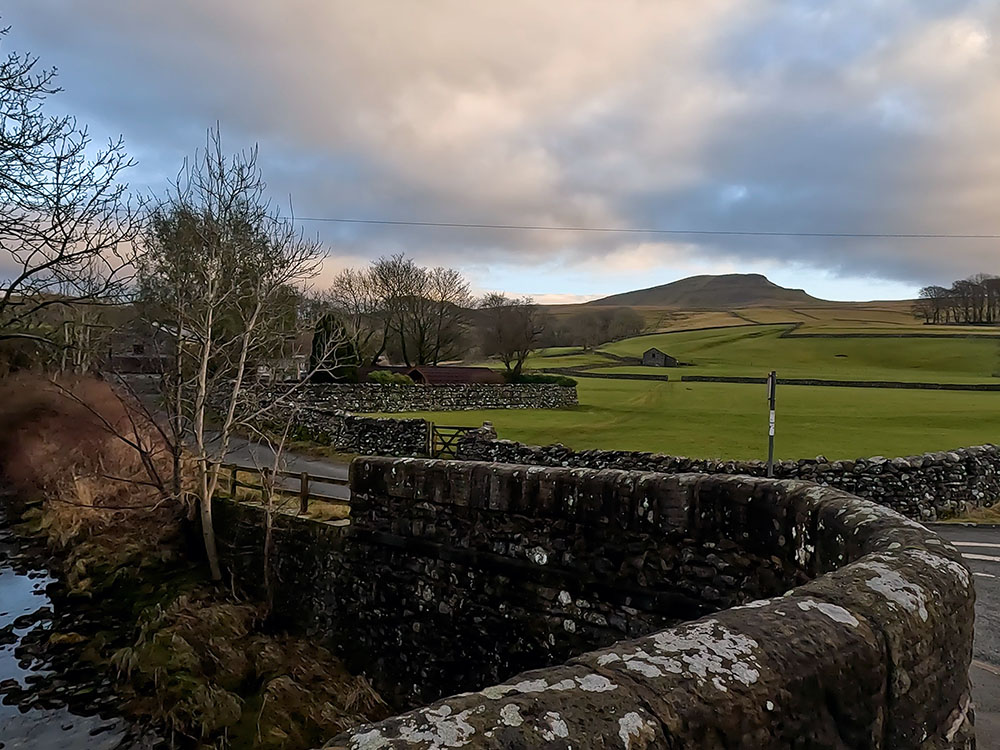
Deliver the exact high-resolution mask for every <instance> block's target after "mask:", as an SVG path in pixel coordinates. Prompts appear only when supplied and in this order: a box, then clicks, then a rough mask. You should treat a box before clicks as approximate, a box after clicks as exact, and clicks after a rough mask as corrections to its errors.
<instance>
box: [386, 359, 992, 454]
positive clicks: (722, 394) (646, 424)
mask: <svg viewBox="0 0 1000 750" xmlns="http://www.w3.org/2000/svg"><path fill="white" fill-rule="evenodd" d="M579 394H580V406H579V407H578V408H575V409H562V410H519V409H507V410H490V411H469V412H438V413H419V414H413V415H405V416H417V417H423V418H426V419H430V420H432V421H436V422H438V423H440V424H449V425H479V424H481V423H482V422H483V421H487V420H488V421H491V422H493V424H494V425H495V426H496V428H497V430H498V432H499V433H500V436H501V437H504V438H508V439H512V440H520V441H523V442H527V443H534V444H549V443H563V444H565V445H569V446H571V447H573V448H609V449H623V450H648V451H658V452H663V453H671V454H680V455H690V456H699V457H710V456H711V457H720V458H739V459H748V458H762V457H764V456H765V454H766V446H767V443H766V432H765V430H766V424H767V413H766V403H765V398H764V387H763V386H760V385H732V384H716V383H680V382H677V383H674V382H671V383H655V382H641V381H620V380H597V379H581V380H580V384H579ZM392 416H403V415H398V414H397V415H392ZM998 436H1000V393H966V392H935V391H898V390H886V389H868V388H815V387H802V386H785V387H783V388H782V389H781V391H780V393H779V402H778V436H777V452H778V455H779V457H785V458H801V457H803V456H816V455H820V454H822V455H825V456H827V457H829V458H857V457H861V456H871V455H884V456H895V455H908V454H913V453H922V452H925V451H930V450H945V449H951V448H957V447H960V446H966V445H973V444H979V443H985V442H994V441H996V440H997V438H998Z"/></svg>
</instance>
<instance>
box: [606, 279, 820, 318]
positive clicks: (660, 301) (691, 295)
mask: <svg viewBox="0 0 1000 750" xmlns="http://www.w3.org/2000/svg"><path fill="white" fill-rule="evenodd" d="M816 302H821V300H818V299H817V298H816V297H813V296H811V295H809V294H806V293H805V292H804V291H803V290H802V289H786V288H785V287H782V286H778V285H777V284H775V283H773V282H772V281H770V280H769V279H768V278H767V277H766V276H762V275H761V274H757V273H731V274H725V275H722V276H691V277H689V278H686V279H680V280H679V281H674V282H671V283H670V284H661V285H660V286H654V287H649V288H648V289H638V290H636V291H632V292H624V293H622V294H614V295H611V296H610V297H603V298H601V299H597V300H593V301H592V302H587V303H586V304H587V305H592V306H609V305H610V306H622V307H636V306H646V307H653V306H655V307H672V308H677V309H682V310H732V309H733V308H740V307H759V306H767V305H802V304H806V305H808V304H812V303H816Z"/></svg>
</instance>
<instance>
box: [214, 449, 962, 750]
mask: <svg viewBox="0 0 1000 750" xmlns="http://www.w3.org/2000/svg"><path fill="white" fill-rule="evenodd" d="M351 485H352V493H353V496H354V509H353V511H352V512H353V519H352V524H351V525H350V526H347V527H335V526H330V525H327V524H319V523H314V522H310V521H304V520H299V519H295V518H294V517H286V518H283V519H282V520H281V521H280V522H279V523H278V526H277V533H276V550H275V554H276V560H277V574H278V579H279V581H280V583H281V585H280V587H279V601H278V602H276V611H278V612H285V613H289V614H293V613H294V616H295V618H296V621H297V624H299V625H304V626H306V627H308V628H309V629H311V630H312V631H314V632H315V633H316V634H317V635H318V636H326V637H327V638H328V639H329V641H330V642H331V645H334V646H335V647H336V646H339V651H340V652H341V654H342V655H343V656H344V658H345V659H346V660H347V662H348V664H349V666H351V667H353V668H354V669H361V670H363V671H365V673H366V674H368V675H369V676H370V677H371V679H372V680H373V681H374V682H375V684H376V685H377V686H378V687H379V688H380V689H381V690H382V691H383V692H384V693H385V694H386V695H388V696H390V697H391V698H392V699H394V701H395V703H396V705H397V706H407V705H414V704H417V703H421V702H423V701H426V700H435V699H440V698H441V696H444V695H451V694H455V693H461V692H462V691H478V692H470V693H465V694H462V695H457V696H456V697H453V698H447V699H444V700H438V702H437V703H435V704H433V705H431V706H428V707H426V708H420V709H416V710H414V711H411V712H410V713H407V714H403V715H400V716H397V717H394V718H392V719H389V720H387V721H385V722H382V723H380V724H377V725H373V726H363V727H359V728H357V729H356V730H353V731H352V732H348V733H346V734H344V735H342V736H340V737H338V738H335V739H334V740H332V741H331V742H330V743H329V744H328V747H337V748H353V749H355V750H361V749H362V748H391V747H400V748H403V747H405V748H432V747H434V748H438V747H497V748H499V747H541V746H546V747H570V746H572V747H574V748H597V747H601V748H606V747H627V748H639V747H732V748H747V749H749V748H772V747H773V748H778V747H810V748H812V747H829V748H847V747H851V748H854V747H871V748H879V747H882V748H925V749H927V750H930V748H967V747H971V745H970V744H968V741H969V738H970V736H971V719H972V717H971V712H970V704H969V693H968V667H969V662H970V659H971V646H972V617H973V599H974V595H973V589H972V584H971V578H970V575H969V572H968V570H967V569H966V568H965V566H964V565H963V564H962V562H961V557H960V555H959V553H958V552H957V551H956V549H955V548H954V547H952V546H951V545H950V544H949V543H947V542H945V541H944V540H942V539H940V538H939V537H937V536H936V535H935V534H933V533H931V532H929V531H928V530H927V529H925V528H924V527H922V526H919V525H918V524H915V523H913V522H911V521H907V520H906V519H904V518H903V517H901V516H899V515H898V514H895V513H893V512H892V511H890V510H888V509H886V508H883V507H881V506H878V505H875V504H873V503H869V502H865V501H863V500H860V499H858V498H855V497H852V496H850V495H846V494H845V493H843V492H839V491H837V490H834V489H830V488H823V487H817V486H815V485H812V484H809V483H804V482H794V481H772V480H765V479H754V478H748V477H726V476H718V475H704V474H684V475H663V474H654V473H647V472H635V471H618V470H589V469H568V468H550V469H545V468H539V467H528V466H518V465H490V464H483V463H474V462H472V463H467V462H444V461H427V460H412V459H404V460H393V459H385V458H362V459H358V460H356V461H355V462H354V464H353V466H352V470H351ZM259 513H260V511H259V510H257V509H253V508H250V507H248V506H234V505H230V504H228V503H220V504H219V508H218V530H219V534H220V539H221V540H222V542H223V549H224V551H225V559H226V560H227V562H228V563H229V565H230V569H231V571H232V572H233V575H234V578H235V579H236V581H237V582H242V583H243V584H244V585H248V584H250V583H253V582H259V581H260V579H261V575H260V570H259V565H260V552H259V550H260V548H261V527H262V524H261V519H260V517H259ZM782 594H784V595H782ZM713 613H714V614H713ZM682 621H683V622H682ZM539 667H540V669H537V668H539ZM525 669H534V671H531V672H527V673H524V674H520V675H519V676H514V675H516V674H517V673H518V672H520V671H522V670H525ZM490 685H492V687H490Z"/></svg>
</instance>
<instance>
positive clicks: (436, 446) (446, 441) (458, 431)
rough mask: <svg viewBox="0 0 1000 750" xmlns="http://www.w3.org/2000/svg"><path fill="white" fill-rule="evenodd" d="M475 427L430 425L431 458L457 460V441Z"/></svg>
mask: <svg viewBox="0 0 1000 750" xmlns="http://www.w3.org/2000/svg"><path fill="white" fill-rule="evenodd" d="M474 429H476V428H475V427H448V426H445V425H437V424H434V423H433V422H432V423H431V457H432V458H457V457H458V441H459V440H461V438H462V435H464V434H465V433H467V432H471V431H472V430H474Z"/></svg>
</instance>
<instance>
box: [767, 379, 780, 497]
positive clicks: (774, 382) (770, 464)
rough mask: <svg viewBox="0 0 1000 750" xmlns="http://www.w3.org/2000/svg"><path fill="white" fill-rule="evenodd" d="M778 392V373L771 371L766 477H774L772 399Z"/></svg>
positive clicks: (768, 382) (768, 388) (768, 392)
mask: <svg viewBox="0 0 1000 750" xmlns="http://www.w3.org/2000/svg"><path fill="white" fill-rule="evenodd" d="M777 390H778V373H777V372H775V371H774V370H771V372H770V374H769V375H768V376H767V406H768V417H767V476H768V477H773V476H774V397H775V393H776V392H777Z"/></svg>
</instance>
